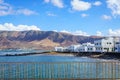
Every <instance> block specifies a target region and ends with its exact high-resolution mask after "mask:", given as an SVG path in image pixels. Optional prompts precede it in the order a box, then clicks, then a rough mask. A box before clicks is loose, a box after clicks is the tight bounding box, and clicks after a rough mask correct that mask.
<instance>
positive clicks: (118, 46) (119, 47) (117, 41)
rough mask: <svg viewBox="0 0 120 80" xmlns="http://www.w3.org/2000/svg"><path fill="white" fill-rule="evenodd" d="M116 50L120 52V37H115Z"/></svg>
mask: <svg viewBox="0 0 120 80" xmlns="http://www.w3.org/2000/svg"><path fill="white" fill-rule="evenodd" d="M114 41H115V52H120V38H115V40H114Z"/></svg>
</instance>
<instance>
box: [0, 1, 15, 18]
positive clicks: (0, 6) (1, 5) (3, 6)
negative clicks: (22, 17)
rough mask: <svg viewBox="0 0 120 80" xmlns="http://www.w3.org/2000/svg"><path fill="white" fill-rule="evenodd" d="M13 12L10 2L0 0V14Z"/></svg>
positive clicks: (4, 14)
mask: <svg viewBox="0 0 120 80" xmlns="http://www.w3.org/2000/svg"><path fill="white" fill-rule="evenodd" d="M13 12H14V10H13V8H12V6H11V5H10V4H8V3H5V2H4V1H3V0H0V16H6V15H10V14H13Z"/></svg>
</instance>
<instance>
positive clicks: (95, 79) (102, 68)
mask: <svg viewBox="0 0 120 80" xmlns="http://www.w3.org/2000/svg"><path fill="white" fill-rule="evenodd" d="M0 79H1V80H4V79H5V80H8V79H11V80H12V79H15V80H16V79H17V80H26V79H27V80H33V79H36V80H80V79H81V80H83V79H84V80H120V63H119V62H6V63H5V62H1V63H0Z"/></svg>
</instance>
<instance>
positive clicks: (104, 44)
mask: <svg viewBox="0 0 120 80" xmlns="http://www.w3.org/2000/svg"><path fill="white" fill-rule="evenodd" d="M94 44H95V47H96V52H113V51H114V38H112V37H109V38H105V39H101V40H96V41H94Z"/></svg>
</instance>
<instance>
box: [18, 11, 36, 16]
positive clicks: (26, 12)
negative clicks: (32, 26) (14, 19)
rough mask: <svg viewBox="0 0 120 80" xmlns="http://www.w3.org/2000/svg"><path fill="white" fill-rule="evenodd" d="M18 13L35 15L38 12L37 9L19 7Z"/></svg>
mask: <svg viewBox="0 0 120 80" xmlns="http://www.w3.org/2000/svg"><path fill="white" fill-rule="evenodd" d="M16 13H17V14H24V15H28V16H29V15H34V14H37V13H36V12H35V11H32V10H29V9H19V10H17V11H16Z"/></svg>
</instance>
